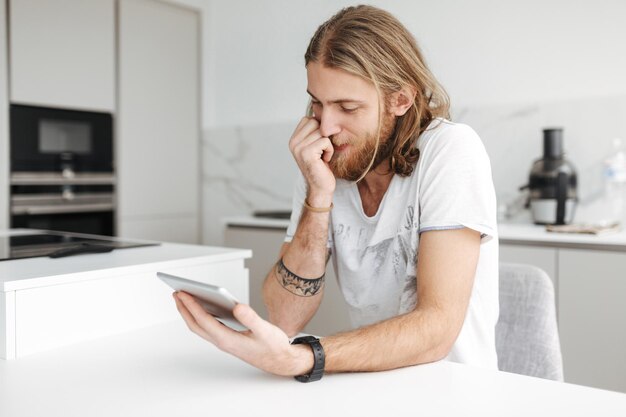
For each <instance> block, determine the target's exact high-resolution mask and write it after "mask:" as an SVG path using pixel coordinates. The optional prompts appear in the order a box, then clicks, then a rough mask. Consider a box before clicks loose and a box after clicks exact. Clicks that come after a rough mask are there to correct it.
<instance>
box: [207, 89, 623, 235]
mask: <svg viewBox="0 0 626 417" xmlns="http://www.w3.org/2000/svg"><path fill="white" fill-rule="evenodd" d="M452 119H453V121H456V122H461V123H466V124H468V125H470V126H472V127H473V128H474V129H475V130H476V131H477V132H478V134H479V135H480V137H481V138H482V140H483V142H484V144H485V147H486V148H487V152H488V153H489V156H490V158H491V166H492V171H493V179H494V184H495V188H496V193H497V195H498V201H499V204H501V205H504V204H508V203H510V202H511V201H512V200H514V199H515V198H516V197H517V196H518V195H519V191H518V188H519V187H520V186H522V185H524V184H526V183H527V181H528V173H529V171H530V167H531V164H532V162H533V161H534V160H535V159H537V158H540V157H541V154H542V152H543V144H542V143H543V142H542V140H543V139H542V129H543V128H546V127H563V128H564V148H565V151H566V157H567V159H569V160H570V161H572V163H573V164H574V166H575V167H576V168H577V170H578V180H579V188H578V190H579V197H580V198H581V204H580V205H579V210H578V213H577V216H576V220H578V221H581V220H593V219H594V216H595V211H596V210H595V209H594V202H596V201H597V198H598V197H599V196H600V195H601V190H602V177H601V172H602V161H603V160H604V158H605V157H606V156H607V154H608V153H609V152H610V151H611V139H612V138H614V137H622V138H624V139H626V96H618V97H598V98H587V99H580V100H569V101H563V102H550V103H531V104H526V105H514V104H508V105H497V106H496V105H494V106H488V107H477V108H472V107H468V108H457V109H454V110H453V115H452ZM296 124H297V120H294V121H293V122H292V123H280V124H271V125H257V126H235V127H231V128H217V129H211V130H208V131H206V132H205V135H204V141H203V243H205V244H209V245H221V244H222V243H223V242H222V236H223V230H224V225H223V222H222V219H223V218H224V217H227V216H237V215H246V214H250V213H251V212H252V211H254V210H276V209H283V210H284V209H290V207H291V192H292V189H293V182H294V178H295V174H296V173H297V166H296V164H295V162H294V161H293V159H292V156H291V154H290V152H289V149H288V141H289V137H290V136H291V133H292V131H293V129H294V128H295V125H296Z"/></svg>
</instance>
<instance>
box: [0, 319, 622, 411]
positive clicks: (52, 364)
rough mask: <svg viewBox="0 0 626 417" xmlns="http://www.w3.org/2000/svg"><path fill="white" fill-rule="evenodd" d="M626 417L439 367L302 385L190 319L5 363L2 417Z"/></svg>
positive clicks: (538, 384)
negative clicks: (206, 336) (226, 346)
mask: <svg viewBox="0 0 626 417" xmlns="http://www.w3.org/2000/svg"><path fill="white" fill-rule="evenodd" d="M223 415H228V416H230V415H234V416H238V415H250V416H293V415H297V416H337V415H343V416H401V415H415V416H429V417H430V416H455V415H458V416H481V417H484V416H498V417H501V416H524V417H528V416H551V417H556V416H584V417H588V416H595V415H597V416H603V417H606V416H621V417H623V416H625V415H626V394H619V393H614V392H610V391H602V390H598V389H593V388H586V387H582V386H577V385H571V384H565V383H558V382H553V381H547V380H541V379H537V378H530V377H524V376H521V375H514V374H508V373H504V372H496V371H489V370H483V369H478V368H472V367H469V366H465V365H460V364H455V363H450V362H438V363H433V364H428V365H421V366H415V367H410V368H404V369H399V370H395V371H388V372H380V373H361V374H335V375H326V376H325V377H324V378H323V379H322V380H321V381H319V382H316V383H311V384H301V383H298V382H296V381H294V380H293V379H291V378H282V377H277V376H273V375H269V374H266V373H263V372H261V371H259V370H257V369H255V368H253V367H251V366H249V365H247V364H245V363H243V362H240V361H239V360H237V359H236V358H233V357H230V356H228V355H227V354H225V353H223V352H220V351H219V350H217V349H216V348H214V347H213V346H212V345H210V344H209V343H208V342H205V341H204V340H202V339H200V338H199V337H197V336H196V335H194V334H192V333H191V332H189V331H188V330H187V328H186V327H185V326H184V324H183V323H182V321H177V322H175V323H169V324H161V325H158V326H154V327H150V328H145V329H142V330H138V331H134V332H132V333H128V334H124V335H116V336H110V337H107V338H102V339H99V340H97V341H90V342H84V343H81V344H76V345H73V346H69V347H65V348H60V349H57V350H52V351H48V352H43V353H38V354H35V355H31V356H28V357H25V358H23V359H20V360H18V361H0V416H3V417H4V416H7V417H9V416H10V417H25V416H49V417H55V416H59V417H71V416H81V417H83V416H90V417H98V416H133V417H138V416H150V417H159V416H167V417H172V416H184V417H192V416H223Z"/></svg>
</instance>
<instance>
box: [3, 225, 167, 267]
mask: <svg viewBox="0 0 626 417" xmlns="http://www.w3.org/2000/svg"><path fill="white" fill-rule="evenodd" d="M156 245H159V243H154V242H134V241H126V240H124V241H122V240H118V239H116V238H107V237H103V236H92V235H86V234H79V233H67V232H51V231H46V230H38V231H23V232H19V233H16V234H12V235H9V236H0V261H9V260H15V259H25V258H35V257H41V256H49V257H51V258H57V257H61V256H69V255H79V254H81V253H94V252H110V251H112V250H114V249H126V248H137V247H143V246H156Z"/></svg>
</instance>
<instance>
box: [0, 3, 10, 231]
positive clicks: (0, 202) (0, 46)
mask: <svg viewBox="0 0 626 417" xmlns="http://www.w3.org/2000/svg"><path fill="white" fill-rule="evenodd" d="M6 24H7V19H6V3H5V2H4V1H0V230H2V229H7V228H8V227H9V121H8V120H9V108H8V103H9V97H8V75H7V68H8V67H7V49H6V45H7V39H6V35H7V26H6Z"/></svg>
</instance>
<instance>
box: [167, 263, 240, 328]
mask: <svg viewBox="0 0 626 417" xmlns="http://www.w3.org/2000/svg"><path fill="white" fill-rule="evenodd" d="M157 277H159V278H160V279H161V281H163V282H165V283H166V284H167V285H169V286H170V287H172V289H174V290H176V291H184V292H186V293H187V294H191V295H193V296H194V297H195V298H196V300H197V301H198V303H199V304H200V305H201V306H202V308H204V310H205V311H206V312H207V313H209V314H211V315H212V316H214V317H215V318H217V319H218V320H219V321H220V322H222V323H224V324H225V325H227V326H228V327H230V328H232V329H234V330H247V328H246V327H245V326H244V325H243V324H241V323H239V321H238V320H237V319H236V318H235V316H233V309H234V308H235V306H236V305H237V304H239V302H238V301H237V299H236V298H235V297H233V295H232V294H231V293H230V292H228V290H227V289H225V288H222V287H218V286H216V285H211V284H206V283H204V282H198V281H192V280H190V279H187V278H183V277H178V276H176V275H170V274H166V273H165V272H157Z"/></svg>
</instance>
